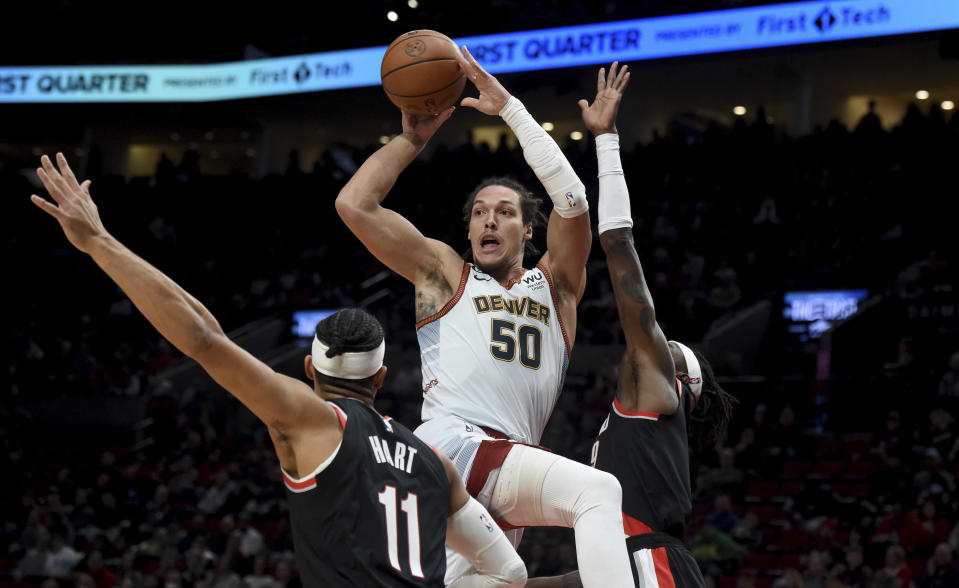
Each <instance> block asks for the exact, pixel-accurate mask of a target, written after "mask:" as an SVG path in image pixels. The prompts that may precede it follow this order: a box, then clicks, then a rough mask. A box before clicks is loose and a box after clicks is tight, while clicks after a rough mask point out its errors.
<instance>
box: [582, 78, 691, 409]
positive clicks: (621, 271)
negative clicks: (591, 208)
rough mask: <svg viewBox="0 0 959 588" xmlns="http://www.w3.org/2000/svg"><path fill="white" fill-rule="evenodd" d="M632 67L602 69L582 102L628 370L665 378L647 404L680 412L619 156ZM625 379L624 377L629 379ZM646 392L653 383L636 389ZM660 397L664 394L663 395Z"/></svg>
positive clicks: (630, 401)
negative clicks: (619, 126)
mask: <svg viewBox="0 0 959 588" xmlns="http://www.w3.org/2000/svg"><path fill="white" fill-rule="evenodd" d="M629 77H630V76H629V72H628V71H627V67H626V66H623V67H622V68H618V64H617V63H613V65H612V66H611V67H610V69H609V75H608V76H607V75H606V71H605V68H600V70H599V75H598V77H597V81H596V99H595V100H594V101H593V103H592V104H589V103H587V101H586V100H580V102H579V106H580V109H581V111H582V115H583V122H584V123H585V124H586V128H588V129H589V130H590V132H592V133H593V135H594V136H595V138H596V157H597V160H598V169H599V205H598V212H597V215H598V217H599V240H600V243H601V244H602V246H603V250H604V251H605V252H606V263H607V265H608V266H609V277H610V279H611V280H612V283H613V292H614V294H615V295H616V306H617V309H618V311H619V319H620V323H621V324H622V325H623V331H624V333H625V335H626V356H625V359H624V362H623V370H622V372H623V373H624V374H625V375H630V372H631V374H632V376H634V377H635V378H643V379H646V378H650V377H655V378H658V379H660V380H661V383H662V386H658V387H657V386H654V387H652V389H659V388H662V390H663V394H662V395H661V396H662V399H661V400H662V402H660V403H656V405H655V406H652V407H650V406H646V407H645V408H646V409H647V410H650V409H656V410H654V412H672V409H674V408H675V404H676V401H675V394H673V392H672V391H673V390H674V387H675V383H674V376H675V371H674V367H673V362H672V358H671V356H670V353H669V347H668V345H667V342H666V337H665V335H663V331H662V329H661V328H660V326H659V323H657V322H656V308H655V306H654V305H653V299H652V296H651V295H650V293H649V288H648V287H647V285H646V277H645V276H644V274H643V266H642V264H641V263H640V261H639V255H638V254H637V253H636V246H635V244H634V242H633V218H632V214H631V211H630V205H629V191H628V190H627V188H626V178H625V175H624V173H623V165H622V162H621V161H620V157H619V135H618V133H617V130H616V115H617V113H618V112H619V105H620V103H621V101H622V97H623V92H625V90H626V86H627V84H628V83H629ZM624 379H628V378H625V376H623V377H621V381H623V380H624ZM620 388H621V389H620V393H621V394H620V402H622V403H624V405H631V406H627V408H632V409H633V410H635V409H636V407H635V402H636V401H637V398H635V397H627V398H624V397H622V395H623V394H624V393H625V394H629V395H630V396H632V393H633V392H635V391H630V390H623V389H622V388H623V387H622V386H621V387H620ZM635 388H637V389H639V388H642V389H644V390H648V389H650V386H649V385H645V386H636V387H635ZM657 396H659V395H657Z"/></svg>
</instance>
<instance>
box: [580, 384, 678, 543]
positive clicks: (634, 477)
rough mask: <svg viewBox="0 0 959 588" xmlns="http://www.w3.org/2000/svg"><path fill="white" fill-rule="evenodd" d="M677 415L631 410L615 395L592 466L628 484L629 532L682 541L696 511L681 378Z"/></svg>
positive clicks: (625, 501)
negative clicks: (691, 482)
mask: <svg viewBox="0 0 959 588" xmlns="http://www.w3.org/2000/svg"><path fill="white" fill-rule="evenodd" d="M676 389H677V394H679V408H678V409H677V410H676V412H675V413H673V414H669V415H667V414H656V413H651V412H627V411H625V410H623V409H622V407H621V406H620V405H619V402H618V401H617V400H616V399H615V397H614V399H613V406H612V409H611V410H610V411H609V416H607V417H606V421H605V422H604V423H603V426H602V427H601V428H600V430H599V437H598V438H597V440H596V443H595V444H594V445H593V452H592V465H593V466H594V467H595V468H597V469H600V470H603V471H605V472H609V473H611V474H613V475H614V476H616V478H617V479H618V480H619V483H620V484H621V485H622V487H623V525H624V527H625V530H626V534H627V535H628V536H630V537H632V536H634V535H641V534H645V533H652V532H660V533H666V534H668V535H672V536H673V537H676V538H677V539H679V540H680V541H682V539H683V534H684V532H685V530H686V522H687V520H688V518H689V513H690V511H691V510H692V503H691V499H690V491H689V442H688V439H687V432H686V417H687V415H688V413H689V410H690V395H691V392H690V390H689V387H688V386H686V385H685V384H681V383H680V382H679V380H677V381H676Z"/></svg>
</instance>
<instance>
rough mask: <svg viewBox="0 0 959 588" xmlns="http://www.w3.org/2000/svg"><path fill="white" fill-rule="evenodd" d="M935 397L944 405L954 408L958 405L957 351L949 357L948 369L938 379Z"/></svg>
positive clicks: (958, 366) (958, 371) (958, 370)
mask: <svg viewBox="0 0 959 588" xmlns="http://www.w3.org/2000/svg"><path fill="white" fill-rule="evenodd" d="M936 397H937V399H938V400H939V401H940V402H942V403H943V404H944V406H945V407H947V408H950V409H952V410H955V408H956V407H957V406H959V351H956V352H955V353H953V354H952V356H950V357H949V371H948V372H946V373H944V374H943V375H942V378H940V379H939V391H938V393H937V395H936Z"/></svg>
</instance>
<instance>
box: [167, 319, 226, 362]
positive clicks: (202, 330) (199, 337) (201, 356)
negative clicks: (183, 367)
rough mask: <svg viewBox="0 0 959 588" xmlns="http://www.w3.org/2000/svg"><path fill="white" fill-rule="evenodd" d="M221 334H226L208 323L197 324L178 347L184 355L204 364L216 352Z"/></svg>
mask: <svg viewBox="0 0 959 588" xmlns="http://www.w3.org/2000/svg"><path fill="white" fill-rule="evenodd" d="M220 336H224V337H225V336H226V335H225V334H224V333H223V331H222V330H219V331H218V330H216V329H212V328H210V326H209V325H206V324H196V325H194V326H193V327H192V328H191V329H190V330H189V332H188V333H187V336H186V338H185V339H184V341H182V342H181V343H180V345H178V347H179V348H180V351H182V352H183V354H184V355H186V356H187V357H191V358H193V359H194V360H196V361H198V362H200V363H201V364H202V363H203V362H204V360H206V359H207V358H209V357H210V356H211V355H212V354H213V353H215V351H216V348H217V343H218V342H219V337H220Z"/></svg>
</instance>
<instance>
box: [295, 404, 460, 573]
mask: <svg viewBox="0 0 959 588" xmlns="http://www.w3.org/2000/svg"><path fill="white" fill-rule="evenodd" d="M328 402H329V404H330V405H331V406H332V407H333V408H334V410H335V411H336V413H337V415H338V416H339V417H340V425H341V426H342V427H343V440H342V441H341V443H340V445H339V446H338V447H337V448H336V450H335V451H334V452H333V455H331V456H330V457H329V458H327V459H326V461H324V462H323V463H322V464H320V465H319V466H318V467H317V468H316V470H314V471H313V472H311V473H310V474H308V475H306V476H304V477H302V478H293V477H292V476H290V475H289V474H288V473H287V472H285V471H284V472H283V482H284V484H285V486H286V495H287V502H288V504H289V507H290V521H291V527H292V535H293V547H294V551H295V555H296V567H297V570H298V571H299V573H300V576H301V577H302V579H303V585H304V586H383V587H386V586H417V587H426V586H429V587H431V588H434V587H435V588H441V587H442V586H443V577H444V575H445V574H446V520H447V517H448V516H449V510H450V493H451V489H450V483H449V479H448V478H447V477H446V470H445V468H444V467H443V462H442V461H440V458H439V457H437V456H436V455H435V454H434V453H433V450H432V448H431V447H430V446H429V445H427V444H426V443H424V442H422V441H421V440H420V439H419V438H418V437H416V436H415V435H413V433H412V432H411V431H410V430H409V429H407V428H406V427H404V426H403V425H401V424H399V423H397V422H395V421H393V420H392V419H390V418H389V417H384V416H381V415H380V414H379V413H377V412H376V411H375V410H374V409H373V408H372V407H371V406H368V405H367V404H365V403H363V402H361V401H359V400H353V399H350V398H338V399H335V400H330V401H328Z"/></svg>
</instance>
